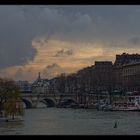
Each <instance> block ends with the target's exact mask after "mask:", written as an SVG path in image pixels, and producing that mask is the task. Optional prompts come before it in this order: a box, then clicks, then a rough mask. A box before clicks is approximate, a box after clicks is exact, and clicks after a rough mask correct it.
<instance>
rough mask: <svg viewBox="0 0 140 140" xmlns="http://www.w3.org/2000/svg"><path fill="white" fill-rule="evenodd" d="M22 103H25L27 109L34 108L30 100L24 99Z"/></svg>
mask: <svg viewBox="0 0 140 140" xmlns="http://www.w3.org/2000/svg"><path fill="white" fill-rule="evenodd" d="M22 101H23V102H24V103H25V105H26V108H27V109H28V108H32V103H31V101H29V100H28V99H25V98H22Z"/></svg>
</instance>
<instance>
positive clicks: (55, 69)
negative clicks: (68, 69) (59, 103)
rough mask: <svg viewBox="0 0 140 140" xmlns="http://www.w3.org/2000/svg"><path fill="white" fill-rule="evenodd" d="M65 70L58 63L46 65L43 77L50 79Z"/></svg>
mask: <svg viewBox="0 0 140 140" xmlns="http://www.w3.org/2000/svg"><path fill="white" fill-rule="evenodd" d="M64 72H65V71H64V70H63V69H62V68H61V67H60V66H59V65H58V64H56V63H54V64H51V65H48V66H46V68H45V69H43V71H42V75H43V77H45V78H47V79H50V78H53V77H55V76H57V75H59V74H60V73H64Z"/></svg>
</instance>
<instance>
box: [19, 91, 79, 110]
mask: <svg viewBox="0 0 140 140" xmlns="http://www.w3.org/2000/svg"><path fill="white" fill-rule="evenodd" d="M22 101H23V102H24V103H25V105H26V108H36V107H37V105H38V104H39V103H40V102H42V103H44V104H45V105H46V106H47V107H55V106H57V105H58V104H59V103H60V102H71V103H72V102H73V103H77V98H76V95H75V94H64V95H63V94H57V95H54V94H35V93H22Z"/></svg>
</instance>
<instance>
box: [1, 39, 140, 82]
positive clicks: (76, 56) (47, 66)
mask: <svg viewBox="0 0 140 140" xmlns="http://www.w3.org/2000/svg"><path fill="white" fill-rule="evenodd" d="M32 46H33V47H34V48H35V49H36V50H37V55H36V56H35V58H34V60H32V61H29V62H28V63H27V64H26V65H24V66H15V67H9V68H7V69H3V70H1V71H0V76H7V75H8V76H9V77H12V78H15V79H16V80H29V81H32V80H34V79H35V78H36V77H37V74H38V72H41V73H43V76H44V78H52V77H55V76H57V75H58V74H60V73H62V72H66V73H73V72H76V71H77V70H79V69H81V68H83V67H87V66H90V65H93V64H94V61H99V60H110V61H114V60H115V55H116V54H121V53H122V52H127V53H140V48H137V49H136V48H127V47H123V48H121V47H117V48H113V46H112V47H108V46H106V45H105V44H103V43H100V42H95V43H93V42H92V43H84V42H70V41H69V42H68V41H62V40H53V39H50V40H45V38H41V39H38V40H36V39H35V40H33V41H32ZM52 66H53V67H52ZM4 72H5V74H4Z"/></svg>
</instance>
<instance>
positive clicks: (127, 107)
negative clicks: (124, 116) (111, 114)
mask: <svg viewBox="0 0 140 140" xmlns="http://www.w3.org/2000/svg"><path fill="white" fill-rule="evenodd" d="M111 110H112V111H140V95H127V96H124V98H123V99H122V100H117V101H115V102H114V103H113V104H112V109H111Z"/></svg>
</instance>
